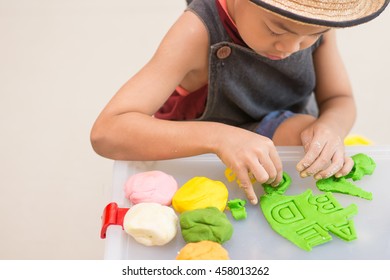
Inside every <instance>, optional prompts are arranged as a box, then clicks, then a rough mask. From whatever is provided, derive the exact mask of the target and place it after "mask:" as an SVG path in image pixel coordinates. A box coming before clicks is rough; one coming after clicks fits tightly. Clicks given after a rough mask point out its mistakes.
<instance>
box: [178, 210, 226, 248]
mask: <svg viewBox="0 0 390 280" xmlns="http://www.w3.org/2000/svg"><path fill="white" fill-rule="evenodd" d="M180 227H181V233H182V236H183V238H184V240H185V241H186V242H187V243H189V242H199V241H202V240H209V241H214V242H218V243H220V244H222V243H224V242H226V241H228V240H229V239H230V238H231V237H232V234H233V226H232V224H231V223H230V221H229V219H228V218H227V217H226V214H225V213H223V212H221V211H219V210H218V209H217V208H215V207H207V208H203V209H196V210H190V211H185V212H183V213H182V214H181V215H180Z"/></svg>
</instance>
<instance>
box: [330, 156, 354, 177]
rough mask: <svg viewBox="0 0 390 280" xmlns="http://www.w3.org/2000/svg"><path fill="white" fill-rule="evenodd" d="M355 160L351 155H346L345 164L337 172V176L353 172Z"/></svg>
mask: <svg viewBox="0 0 390 280" xmlns="http://www.w3.org/2000/svg"><path fill="white" fill-rule="evenodd" d="M354 164H355V163H354V162H353V160H352V158H350V157H345V158H344V165H343V167H342V168H341V169H340V170H339V171H338V172H337V173H336V174H335V177H336V178H339V177H342V176H345V175H347V174H348V173H349V172H351V170H352V168H353V166H354Z"/></svg>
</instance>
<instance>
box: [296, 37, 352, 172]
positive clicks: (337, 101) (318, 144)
mask: <svg viewBox="0 0 390 280" xmlns="http://www.w3.org/2000/svg"><path fill="white" fill-rule="evenodd" d="M335 37H336V36H335V31H330V32H328V33H326V34H325V35H324V42H323V44H322V45H321V46H320V47H319V48H318V49H317V50H316V52H315V54H314V63H315V69H316V73H317V74H316V78H317V86H316V89H315V93H316V99H317V103H318V106H319V113H320V114H319V117H318V119H317V121H315V122H314V123H313V124H312V125H310V126H309V127H308V128H306V129H305V130H304V131H303V132H302V134H301V139H302V144H303V146H304V149H305V152H306V154H305V156H304V158H303V159H302V160H301V161H300V162H299V163H298V165H297V169H298V171H300V172H301V176H303V177H306V176H310V175H315V178H316V179H320V178H327V177H330V176H332V175H334V174H336V176H343V175H346V174H347V173H348V172H349V171H350V170H351V168H352V166H353V161H352V160H351V159H350V158H349V157H345V155H344V143H343V140H344V138H345V136H347V134H348V132H349V131H350V129H351V128H352V125H353V123H354V121H355V117H356V108H355V102H354V98H353V95H352V89H351V85H350V82H349V79H348V75H347V73H346V70H345V68H344V65H343V63H342V60H341V57H340V55H339V52H338V50H337V46H336V38H335Z"/></svg>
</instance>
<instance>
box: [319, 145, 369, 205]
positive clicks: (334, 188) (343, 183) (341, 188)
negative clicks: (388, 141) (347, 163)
mask: <svg viewBox="0 0 390 280" xmlns="http://www.w3.org/2000/svg"><path fill="white" fill-rule="evenodd" d="M352 159H353V161H354V166H353V168H352V170H351V172H350V173H348V174H347V175H346V176H344V177H340V178H336V177H335V176H332V177H329V178H327V179H321V180H318V181H317V182H316V185H317V188H318V189H319V190H321V191H324V192H338V193H343V194H349V195H353V196H357V197H361V198H365V199H368V200H372V193H371V192H367V191H365V190H363V189H361V188H359V187H358V186H356V185H355V184H353V183H352V182H351V181H350V180H348V179H352V181H357V180H361V179H362V178H363V177H364V176H365V175H371V174H372V173H373V172H374V170H375V168H376V163H375V161H374V160H373V159H372V158H371V157H369V156H367V155H366V154H362V153H360V154H356V155H354V156H352Z"/></svg>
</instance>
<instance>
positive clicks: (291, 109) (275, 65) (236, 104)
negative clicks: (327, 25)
mask: <svg viewBox="0 0 390 280" xmlns="http://www.w3.org/2000/svg"><path fill="white" fill-rule="evenodd" d="M215 1H216V0H193V1H191V3H190V4H189V6H188V8H187V10H189V11H192V12H193V13H195V14H196V15H198V16H199V17H200V19H201V20H202V21H203V22H204V24H205V25H206V27H207V30H208V33H209V43H210V53H209V85H208V96H207V103H206V107H205V110H204V112H203V115H202V116H200V117H199V118H198V119H197V120H203V121H216V122H222V123H225V124H229V125H234V126H239V127H243V128H246V129H250V130H253V131H256V132H257V133H260V134H263V135H264V134H266V135H265V136H268V137H270V138H272V134H273V132H274V131H272V132H271V133H270V135H267V134H269V133H267V132H263V131H262V129H264V128H262V127H261V126H262V125H263V126H264V124H262V125H261V121H262V120H263V118H269V119H273V118H279V117H281V118H282V119H281V120H280V121H279V123H278V121H277V124H274V125H273V126H277V125H278V124H280V122H282V121H283V120H284V119H286V118H287V117H289V116H292V115H293V113H309V110H308V108H307V105H308V102H309V99H310V97H311V96H312V93H313V90H314V87H315V82H316V81H315V72H314V65H313V57H312V54H313V52H314V51H315V49H316V48H317V47H318V46H319V45H320V43H321V39H319V40H318V41H317V42H316V43H315V44H314V45H313V46H311V47H309V48H307V49H305V50H302V51H299V52H297V53H294V54H293V55H291V56H290V57H288V58H286V59H283V60H270V59H268V58H266V57H263V56H261V55H259V54H257V53H255V52H254V51H253V50H251V49H249V48H246V47H243V46H241V45H238V44H235V43H234V42H233V41H232V39H231V38H230V37H229V35H228V33H227V32H226V30H225V28H224V26H223V24H222V23H221V21H220V17H219V14H218V10H217V7H216V2H215ZM263 121H264V120H263ZM272 129H273V130H274V129H276V127H273V128H272Z"/></svg>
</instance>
